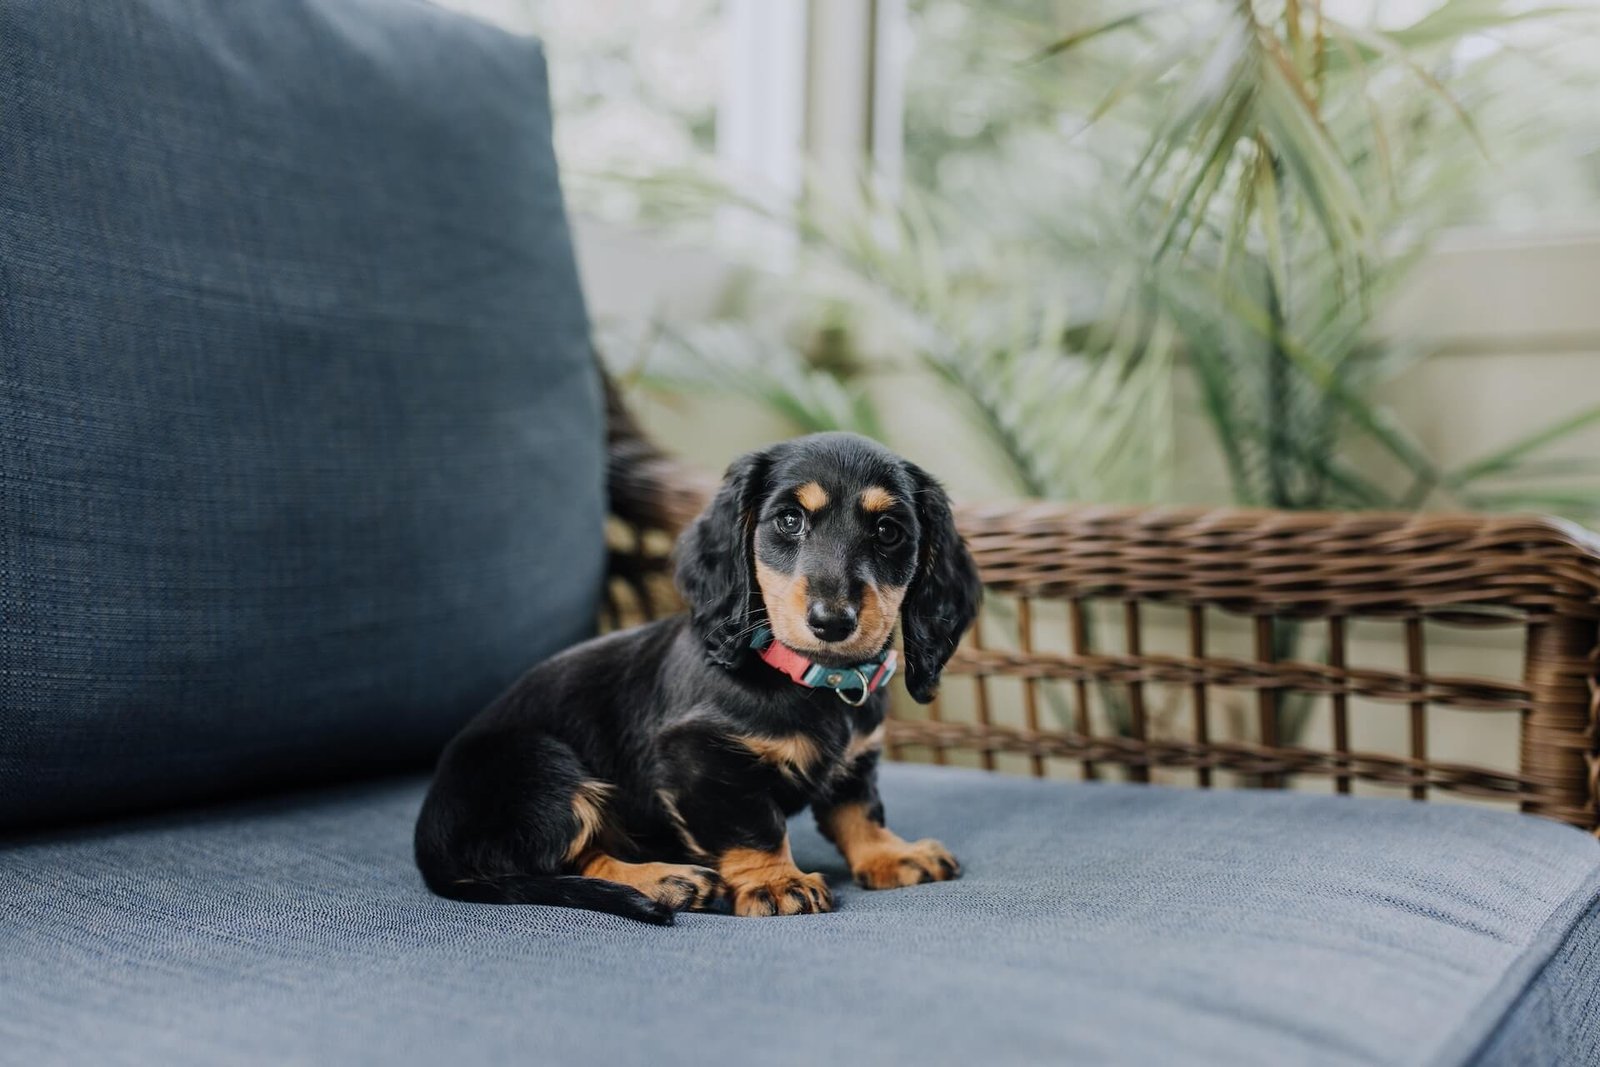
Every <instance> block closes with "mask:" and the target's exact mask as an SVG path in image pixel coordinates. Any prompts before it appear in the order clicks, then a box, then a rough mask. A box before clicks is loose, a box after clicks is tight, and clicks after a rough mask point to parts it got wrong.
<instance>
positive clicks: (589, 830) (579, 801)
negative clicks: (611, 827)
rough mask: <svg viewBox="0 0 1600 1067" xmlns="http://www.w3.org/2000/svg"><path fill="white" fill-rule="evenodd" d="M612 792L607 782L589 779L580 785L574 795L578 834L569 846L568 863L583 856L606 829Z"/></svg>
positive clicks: (573, 809) (573, 801) (573, 804)
mask: <svg viewBox="0 0 1600 1067" xmlns="http://www.w3.org/2000/svg"><path fill="white" fill-rule="evenodd" d="M611 792H612V789H611V786H610V785H608V784H606V783H605V782H597V781H594V780H593V779H588V780H585V781H582V782H579V783H578V788H577V789H576V790H575V791H574V792H573V794H572V814H573V816H574V817H575V818H576V819H577V820H578V833H577V835H576V836H575V837H573V839H572V844H571V845H569V846H567V862H568V863H571V862H573V861H574V860H576V859H577V858H578V857H579V856H580V855H582V854H583V853H584V852H585V851H586V850H587V849H588V848H589V846H590V845H592V844H593V843H594V839H595V838H596V837H598V836H599V835H600V831H601V830H602V829H604V828H605V824H606V816H605V807H606V802H607V801H608V800H609V799H610V798H611Z"/></svg>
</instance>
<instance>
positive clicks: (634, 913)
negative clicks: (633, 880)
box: [427, 874, 672, 926]
mask: <svg viewBox="0 0 1600 1067" xmlns="http://www.w3.org/2000/svg"><path fill="white" fill-rule="evenodd" d="M427 881H428V888H430V889H432V890H433V891H434V892H435V893H438V894H439V895H440V896H442V897H449V898H450V899H452V900H465V901H468V902H470V903H474V904H548V905H550V906H552V907H557V908H587V909H588V910H590V911H604V912H609V913H610V914H612V915H621V916H623V917H624V918H628V919H637V920H639V921H640V922H645V923H654V924H655V925H657V926H671V925H672V909H671V908H669V907H668V906H667V905H665V904H662V903H660V902H659V901H654V900H651V899H650V898H649V897H647V896H645V895H644V894H643V893H641V892H639V891H638V890H637V889H634V888H633V887H632V886H626V885H621V884H619V883H617V882H607V881H604V880H603V879H600V878H584V877H582V876H580V875H575V874H549V875H521V874H511V875H503V876H500V877H495V878H457V879H449V880H445V879H440V880H438V881H437V882H436V881H435V880H434V879H431V878H430V879H428V880H427Z"/></svg>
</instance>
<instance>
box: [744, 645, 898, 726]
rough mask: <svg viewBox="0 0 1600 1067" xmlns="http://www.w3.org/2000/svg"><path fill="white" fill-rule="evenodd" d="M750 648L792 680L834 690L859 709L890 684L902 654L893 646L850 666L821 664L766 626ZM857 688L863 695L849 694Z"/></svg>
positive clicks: (814, 687) (817, 687)
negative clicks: (775, 638) (793, 647)
mask: <svg viewBox="0 0 1600 1067" xmlns="http://www.w3.org/2000/svg"><path fill="white" fill-rule="evenodd" d="M750 647H751V648H753V649H755V650H756V653H757V654H758V655H760V657H761V658H762V659H764V660H766V661H767V663H768V664H770V665H771V666H773V667H775V668H777V669H778V670H780V671H782V672H783V673H784V674H787V675H788V676H789V677H790V678H791V679H792V680H794V681H796V682H799V683H800V684H801V685H808V686H810V687H811V688H813V689H832V690H833V691H834V692H835V693H837V694H839V699H840V700H842V701H844V702H845V703H846V704H849V705H850V706H851V707H855V708H859V707H860V706H861V705H863V704H865V703H866V702H867V697H869V696H871V695H872V694H873V693H875V692H877V691H878V690H879V689H881V688H883V687H884V686H886V685H888V684H889V679H891V678H893V677H894V672H895V667H896V666H898V665H899V657H898V656H896V655H895V651H894V649H892V648H887V649H884V651H883V652H882V653H880V654H879V655H877V656H875V657H873V658H872V659H869V660H867V661H866V662H865V663H857V664H853V665H852V666H849V667H828V666H824V665H823V664H821V663H813V662H812V661H811V660H808V659H806V658H805V657H804V656H802V655H801V654H800V653H798V652H796V651H795V650H794V649H792V648H790V647H789V646H787V645H785V644H784V643H783V642H782V641H776V640H774V639H773V637H772V630H771V629H769V628H768V627H765V626H763V627H761V628H760V629H759V630H757V631H756V633H755V637H754V638H752V639H751V641H750ZM856 689H859V690H861V696H860V697H859V698H856V699H852V698H850V697H847V696H845V692H846V690H856Z"/></svg>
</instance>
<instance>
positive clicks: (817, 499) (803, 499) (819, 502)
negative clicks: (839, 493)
mask: <svg viewBox="0 0 1600 1067" xmlns="http://www.w3.org/2000/svg"><path fill="white" fill-rule="evenodd" d="M794 495H795V497H796V498H798V499H799V501H800V506H801V507H803V508H805V509H806V510H807V511H821V510H822V509H823V508H825V507H827V506H828V491H827V490H826V489H824V488H822V486H820V485H818V484H817V483H816V482H807V483H806V484H805V485H802V486H801V487H800V488H798V489H796V490H795V491H794Z"/></svg>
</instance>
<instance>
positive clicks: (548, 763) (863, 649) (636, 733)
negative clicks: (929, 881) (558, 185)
mask: <svg viewBox="0 0 1600 1067" xmlns="http://www.w3.org/2000/svg"><path fill="white" fill-rule="evenodd" d="M812 483H814V484H815V485H817V486H819V487H820V488H821V489H822V490H824V491H825V492H826V495H827V496H828V498H829V503H828V504H827V506H825V507H822V508H818V509H815V510H811V509H806V508H802V507H800V506H799V505H798V504H797V496H796V494H797V489H798V488H799V487H801V486H805V485H808V484H812ZM871 487H876V488H877V489H881V490H883V491H884V492H885V493H887V495H888V496H889V497H891V498H892V499H893V500H894V501H895V505H894V507H893V509H892V510H890V511H886V512H875V511H869V510H867V509H866V507H865V506H864V505H863V504H862V500H863V499H864V498H863V497H862V495H861V494H862V493H863V492H864V491H865V490H867V489H869V488H871ZM796 511H799V512H800V518H801V520H802V525H803V530H801V531H800V532H799V533H791V532H787V531H788V530H789V528H790V526H792V525H793V523H794V521H795V520H794V515H793V513H794V512H796ZM758 562H759V564H760V565H761V567H762V568H763V569H764V570H765V571H766V572H768V575H769V578H770V577H771V576H773V575H776V576H778V579H777V580H782V581H788V580H792V579H804V580H805V586H804V588H805V590H806V592H807V594H808V601H807V602H808V603H813V604H822V605H825V606H826V608H827V610H831V611H836V612H855V613H857V614H859V615H860V618H861V621H860V622H859V623H858V631H857V632H856V633H855V634H853V635H852V636H851V637H850V638H849V639H846V640H843V641H838V642H831V643H829V642H824V641H821V640H818V639H816V638H814V637H813V636H811V635H808V634H806V633H803V632H802V630H801V628H803V627H804V626H806V625H809V624H808V623H805V622H803V621H802V622H797V621H796V618H795V617H794V613H793V611H792V610H790V609H789V608H785V607H783V606H781V605H770V606H769V605H768V604H767V603H766V601H765V600H764V598H763V596H762V593H761V586H760V582H759V581H758V578H757V573H756V568H757V564H758ZM677 577H678V584H679V587H680V589H681V590H682V592H683V594H684V597H685V600H686V601H687V602H688V605H689V611H688V612H687V613H686V614H683V615H677V616H674V617H672V618H668V619H664V620H661V621H658V622H654V623H650V624H647V625H644V626H640V627H636V628H634V629H631V630H627V631H623V632H620V633H615V634H611V635H608V636H605V637H601V638H598V639H595V640H593V641H589V642H586V643H584V644H582V645H579V646H577V647H575V648H572V649H569V650H568V651H566V652H563V653H561V654H560V655H558V656H555V657H553V658H552V659H550V660H547V661H546V662H544V663H542V664H540V665H539V666H537V667H535V668H534V669H533V670H531V671H529V672H528V673H527V674H526V675H525V676H524V677H523V678H522V679H521V680H519V681H518V682H517V683H516V684H515V685H513V686H512V688H511V689H510V690H509V691H507V692H506V693H505V694H504V695H502V696H501V697H500V698H499V699H497V700H496V701H495V702H494V703H493V704H491V705H490V706H489V707H488V708H486V709H485V710H484V711H483V712H482V713H480V714H479V715H478V716H477V717H476V718H475V719H473V721H472V722H471V723H469V724H468V725H467V727H466V728H465V729H464V730H463V731H462V732H461V734H460V735H459V736H457V737H456V738H455V739H454V740H453V741H452V742H451V743H450V745H449V746H448V747H447V748H446V749H445V751H444V754H443V755H442V756H441V758H440V761H439V767H438V771H437V774H436V776H435V779H434V782H433V785H432V788H431V789H430V790H429V793H428V797H427V799H426V801H425V802H424V804H423V808H422V812H421V815H420V816H419V818H418V821H417V829H416V842H415V844H416V858H417V864H418V867H419V868H420V869H421V871H422V874H423V877H424V879H425V880H426V882H427V884H428V885H429V887H430V888H432V889H433V890H434V891H435V892H437V893H439V894H441V895H443V896H448V897H453V898H456V899H459V900H470V901H481V902H491V903H532V904H557V905H565V906H571V907H581V908H591V909H594V910H598V911H607V912H613V913H616V914H619V915H625V916H629V917H631V918H635V919H640V920H643V921H646V922H656V923H663V924H665V923H670V922H671V921H672V914H673V908H674V907H683V906H703V904H704V901H703V900H702V899H699V898H697V899H696V900H695V902H694V904H693V905H689V904H685V903H684V902H683V901H677V902H676V903H674V902H673V901H670V900H659V899H652V898H651V897H650V896H647V895H646V894H645V892H641V891H640V890H639V889H636V888H633V887H630V886H628V885H623V884H621V883H620V882H616V881H608V880H604V879H602V878H598V877H580V876H578V874H577V871H578V869H579V867H580V866H582V863H583V857H575V856H574V855H573V854H572V850H573V848H574V847H575V846H574V840H575V838H577V837H578V836H579V831H580V828H581V826H582V823H581V821H580V819H579V817H578V815H577V813H576V810H575V808H574V805H573V797H574V795H575V794H576V793H577V792H579V791H580V789H582V788H593V786H592V785H591V786H587V787H586V786H584V785H583V783H591V784H592V783H601V784H602V786H601V789H602V795H603V796H604V798H605V800H604V804H603V822H602V823H601V825H600V826H599V828H598V831H597V833H596V834H595V835H594V837H593V838H592V839H586V842H587V843H586V847H585V848H583V849H582V850H581V851H582V852H583V855H584V856H588V857H593V856H595V855H601V854H603V856H605V857H613V858H615V859H618V860H623V861H627V862H659V863H673V864H686V865H692V866H694V867H696V868H715V867H717V866H718V865H719V862H720V861H722V860H723V859H724V858H725V857H726V856H727V855H728V854H729V853H730V850H743V849H749V850H757V851H759V852H770V851H773V850H778V849H780V848H781V847H782V845H783V843H784V841H785V835H786V823H785V820H786V818H787V816H789V815H791V814H793V813H795V812H797V811H799V810H800V809H801V808H803V807H805V806H806V805H808V804H809V805H811V806H812V807H813V809H814V810H815V811H816V812H817V816H818V819H819V821H820V820H823V819H824V818H825V817H826V816H827V814H828V813H829V812H830V811H833V810H835V809H837V808H838V806H839V805H844V804H850V805H862V806H863V807H864V810H866V811H868V812H869V816H870V818H871V819H872V821H873V822H875V823H876V824H878V825H881V824H882V821H883V811H882V805H881V803H880V802H879V800H878V798H877V789H876V784H875V780H876V771H877V759H878V755H877V752H876V751H875V750H872V749H871V748H870V747H866V746H864V745H863V739H865V738H868V737H869V736H871V735H872V734H873V731H875V730H876V729H877V727H878V726H879V725H880V724H881V723H882V721H883V717H884V709H885V701H886V695H887V694H886V692H885V691H884V690H881V689H880V690H879V691H878V692H877V693H875V694H873V695H872V696H871V697H870V698H868V699H867V700H866V701H865V702H864V703H863V704H862V706H860V707H851V706H849V705H848V704H846V703H845V702H844V701H842V700H840V699H839V696H838V694H837V693H835V692H834V691H832V690H827V689H809V688H807V687H804V686H801V685H799V684H797V683H795V682H793V681H791V680H790V679H789V678H787V677H786V676H784V675H783V674H781V673H779V672H778V671H776V670H775V669H773V668H772V667H771V666H769V665H768V664H766V663H764V662H762V661H761V660H760V659H759V658H758V657H756V656H755V655H753V654H751V653H750V651H749V642H750V638H751V634H752V632H753V631H754V630H755V628H756V627H758V626H761V625H771V626H773V628H774V629H776V630H778V632H779V634H780V636H784V633H785V631H784V628H783V627H784V625H787V626H788V627H789V628H790V629H789V636H790V637H791V638H793V637H795V635H796V634H799V638H796V639H795V640H800V638H804V640H803V641H800V643H802V644H806V645H808V646H809V647H804V648H799V649H797V650H798V651H801V652H802V654H803V655H806V656H807V657H808V658H810V659H812V660H814V661H816V662H820V663H827V664H830V665H836V666H845V665H849V664H853V663H857V662H861V661H863V660H866V659H869V658H871V656H872V655H874V654H876V653H878V652H880V651H882V648H883V647H884V646H885V645H886V644H887V643H888V642H889V641H891V640H892V632H891V630H892V626H893V622H894V620H893V617H892V615H888V614H887V613H886V612H884V611H879V612H878V613H877V614H878V616H880V617H884V618H885V620H886V621H885V622H884V623H883V625H884V627H885V629H884V632H883V634H882V635H881V639H877V635H875V634H869V633H868V632H867V626H866V623H867V620H868V617H869V616H872V605H873V604H875V603H876V604H879V605H880V606H881V605H883V604H886V603H888V600H887V599H885V598H892V597H893V596H894V595H896V591H897V590H901V589H903V590H904V599H903V601H902V602H901V615H900V621H901V625H902V626H903V629H904V634H905V646H906V648H905V652H906V666H907V670H906V679H907V683H908V687H909V689H910V692H911V694H912V696H914V697H915V698H916V699H917V700H919V701H923V702H927V701H928V700H930V699H931V698H932V696H933V693H934V691H935V689H936V687H937V685H938V682H939V675H940V672H941V670H942V669H943V667H944V664H945V662H946V661H947V660H948V659H949V657H950V655H951V653H952V652H953V651H954V649H955V646H956V642H957V641H958V640H959V639H960V636H961V634H962V632H963V631H964V630H965V629H966V627H967V625H968V624H969V623H970V622H971V620H972V618H973V616H974V614H975V613H976V611H977V608H978V601H979V595H980V590H979V584H978V577H977V573H976V569H975V568H974V566H973V563H972V559H971V557H970V555H969V554H968V552H967V550H966V547H965V546H964V545H963V544H962V541H961V538H960V536H959V535H958V534H957V533H956V530H955V527H954V523H953V521H952V519H951V514H950V506H949V502H948V500H947V499H946V498H945V494H944V491H943V490H942V489H941V488H940V487H939V485H938V483H937V482H935V481H934V480H933V479H932V478H930V477H929V476H928V475H927V474H926V473H924V472H923V471H922V470H921V469H919V468H917V467H915V466H913V465H912V464H910V463H907V462H905V461H904V460H902V459H900V458H898V457H897V456H895V455H893V454H892V453H890V452H888V451H886V450H885V449H883V448H881V447H880V446H878V445H876V444H874V443H873V442H871V441H868V440H866V439H864V438H860V437H856V436H853V435H849V434H817V435H813V436H811V437H806V438H800V439H798V440H795V441H790V442H785V443H782V444H779V445H775V446H773V447H771V448H769V449H766V450H764V451H761V452H756V453H752V454H750V455H747V456H744V457H742V458H740V459H739V460H737V461H736V462H734V463H733V464H732V466H730V467H729V468H728V472H727V477H726V480H725V482H724V484H723V486H722V488H721V490H720V491H719V492H718V493H717V496H716V498H715V499H714V500H713V501H712V503H711V505H710V506H709V507H708V508H707V510H706V511H705V513H704V514H703V515H701V516H700V518H699V519H697V520H696V521H695V523H694V524H693V525H692V526H691V527H690V529H689V530H688V531H686V533H685V534H684V537H683V539H682V541H681V543H680V545H679V548H678V558H677ZM769 607H771V608H772V612H769ZM791 607H793V605H791ZM818 610H821V609H820V608H819V609H818ZM773 612H776V613H777V614H778V615H779V616H780V617H779V618H777V619H776V621H775V620H774V615H773ZM785 620H787V622H786V623H785ZM869 638H870V639H871V640H869ZM863 641H866V642H867V644H868V645H870V647H867V645H863V644H862V643H861V642H863ZM787 643H790V644H791V647H794V643H795V642H794V641H789V642H787ZM769 744H787V745H792V746H795V750H796V751H800V752H806V753H814V754H815V758H814V759H803V760H798V761H796V762H795V763H794V764H793V765H787V764H785V763H783V762H782V761H781V760H775V759H774V758H771V757H770V756H769V758H762V755H761V754H760V753H761V752H762V751H763V750H764V749H763V746H766V745H769ZM785 751H787V749H785ZM941 863H942V861H941ZM950 868H951V869H950V870H949V871H947V872H946V874H950V875H953V861H952V863H951V865H950ZM796 873H798V872H796ZM692 877H693V878H694V879H700V880H702V884H709V883H706V882H705V881H704V880H706V879H714V878H715V876H714V875H713V874H712V872H711V871H710V870H704V871H703V872H701V873H697V874H693V875H692ZM682 882H683V878H681V877H680V878H678V879H677V880H676V881H673V882H672V884H673V885H679V884H681V883H682ZM765 892H766V891H765V890H758V891H757V895H758V896H759V895H760V894H762V893H765ZM825 894H826V891H825V890H823V895H824V896H825ZM657 895H658V896H664V895H670V894H667V893H665V892H663V893H658V894H657ZM792 895H793V897H794V899H795V900H797V901H801V902H802V903H801V904H796V905H794V906H795V907H802V904H803V909H802V910H820V905H819V906H817V907H814V906H812V905H813V904H815V901H812V902H811V903H804V902H805V900H806V899H807V897H808V891H806V890H804V889H803V887H802V888H797V889H796V890H794V891H793V893H792ZM809 895H810V896H813V897H814V896H815V895H816V894H815V893H810V894H809ZM768 896H769V897H770V894H768ZM776 907H777V905H776V904H774V909H776Z"/></svg>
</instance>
